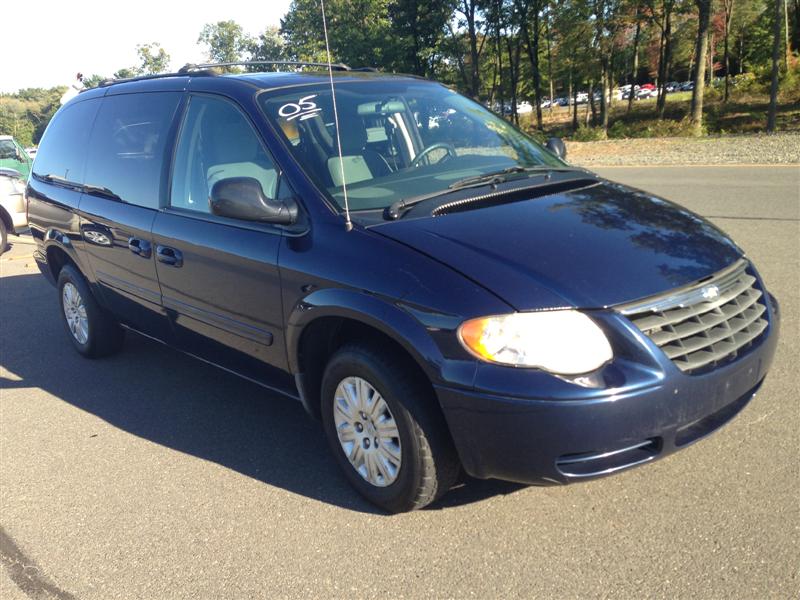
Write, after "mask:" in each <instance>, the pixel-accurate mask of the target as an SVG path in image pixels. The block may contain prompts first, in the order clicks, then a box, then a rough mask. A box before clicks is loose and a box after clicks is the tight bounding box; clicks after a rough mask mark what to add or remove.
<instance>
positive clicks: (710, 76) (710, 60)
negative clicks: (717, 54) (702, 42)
mask: <svg viewBox="0 0 800 600" xmlns="http://www.w3.org/2000/svg"><path fill="white" fill-rule="evenodd" d="M709 38H710V39H709V42H708V67H707V69H706V83H707V84H708V85H711V83H712V82H713V80H714V32H713V31H711V32H710V34H709Z"/></svg>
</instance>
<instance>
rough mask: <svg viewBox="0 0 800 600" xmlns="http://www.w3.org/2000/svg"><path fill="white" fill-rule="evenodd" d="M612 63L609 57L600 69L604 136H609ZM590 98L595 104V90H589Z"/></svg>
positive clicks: (601, 113) (601, 117) (604, 60)
mask: <svg viewBox="0 0 800 600" xmlns="http://www.w3.org/2000/svg"><path fill="white" fill-rule="evenodd" d="M610 62H611V61H610V60H609V58H608V57H604V58H603V59H601V63H602V66H601V69H600V126H601V127H602V128H603V135H604V136H605V135H607V134H608V79H609V77H608V74H609V63H610ZM589 96H590V98H591V99H592V102H594V90H589Z"/></svg>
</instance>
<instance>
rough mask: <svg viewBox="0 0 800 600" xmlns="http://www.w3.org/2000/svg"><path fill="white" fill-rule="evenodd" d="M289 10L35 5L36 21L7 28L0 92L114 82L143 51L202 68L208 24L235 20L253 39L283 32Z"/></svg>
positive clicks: (232, 5)
mask: <svg viewBox="0 0 800 600" xmlns="http://www.w3.org/2000/svg"><path fill="white" fill-rule="evenodd" d="M289 4H290V0H265V1H262V2H252V0H251V1H247V0H222V1H220V0H216V1H213V2H211V1H209V0H193V1H192V2H175V1H174V0H160V1H156V0H133V1H132V2H113V1H109V0H103V1H97V0H73V1H72V2H70V1H68V0H60V1H54V0H37V1H36V2H35V3H34V4H33V6H35V10H34V11H33V12H34V13H35V15H36V16H35V17H34V16H33V14H31V11H28V12H27V16H24V15H21V16H20V18H15V19H13V20H10V21H9V22H8V23H6V24H5V26H4V27H3V28H2V34H0V37H2V40H3V43H2V47H3V49H4V57H3V60H2V61H0V92H15V91H17V90H19V89H23V88H28V87H45V88H49V87H53V86H57V85H70V84H71V83H73V82H74V80H75V74H76V73H77V72H79V71H80V72H81V73H83V74H84V75H86V76H89V75H92V74H94V73H97V74H99V75H105V76H109V77H110V76H111V75H112V74H113V73H114V72H115V71H117V70H119V69H121V68H123V67H131V66H134V65H135V64H137V62H138V60H137V57H136V45H137V44H146V43H152V42H158V43H160V44H161V46H162V47H163V48H164V49H165V50H166V51H167V53H168V54H169V55H170V57H171V58H172V65H171V66H172V68H174V69H177V68H179V67H180V66H182V65H184V64H186V63H187V62H201V61H204V60H206V58H207V57H206V56H205V55H204V50H203V48H202V47H201V46H199V45H198V44H197V36H198V35H200V30H201V29H202V28H203V25H205V24H206V23H216V22H217V21H225V20H228V19H233V20H234V21H236V22H237V23H239V24H240V25H241V26H242V27H243V28H244V30H245V31H246V32H247V33H250V34H253V35H255V34H258V33H260V32H261V31H263V30H264V29H265V28H266V27H267V26H269V25H280V19H281V17H282V16H283V15H284V14H286V11H287V9H288V8H289ZM19 6H22V5H19ZM12 23H13V26H12ZM9 38H10V39H9Z"/></svg>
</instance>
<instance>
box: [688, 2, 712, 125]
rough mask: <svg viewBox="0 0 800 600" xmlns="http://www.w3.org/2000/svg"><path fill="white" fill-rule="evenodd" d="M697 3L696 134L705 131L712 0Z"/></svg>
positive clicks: (693, 106)
mask: <svg viewBox="0 0 800 600" xmlns="http://www.w3.org/2000/svg"><path fill="white" fill-rule="evenodd" d="M695 4H696V5H697V11H698V15H697V43H696V45H695V51H694V54H695V61H696V64H697V69H696V70H695V73H694V90H692V109H691V115H692V124H693V125H694V134H695V135H700V134H701V133H702V131H703V94H704V92H705V86H706V73H705V71H706V54H707V53H708V29H709V24H710V22H711V0H695Z"/></svg>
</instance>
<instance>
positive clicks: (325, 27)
mask: <svg viewBox="0 0 800 600" xmlns="http://www.w3.org/2000/svg"><path fill="white" fill-rule="evenodd" d="M319 3H320V6H321V8H322V30H323V31H324V32H325V52H326V53H327V55H328V78H329V79H330V82H331V100H332V101H333V122H334V124H335V125H336V146H337V148H338V150H339V170H340V171H341V174H342V194H344V223H345V224H344V227H345V229H346V230H347V231H351V230H352V229H353V222H352V221H351V220H350V205H349V204H348V202H347V182H346V181H345V177H344V157H343V156H342V138H341V136H340V135H339V113H338V111H337V110H336V90H335V89H334V87H333V65H332V63H331V46H330V44H329V43H328V21H327V19H326V18H325V0H319Z"/></svg>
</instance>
